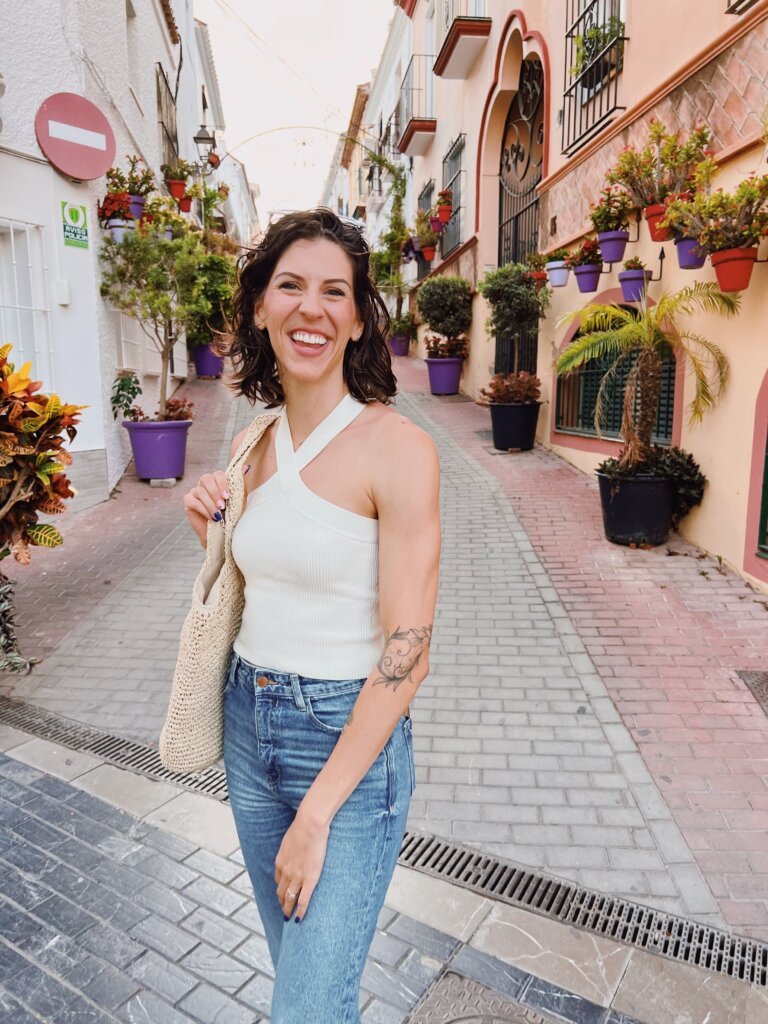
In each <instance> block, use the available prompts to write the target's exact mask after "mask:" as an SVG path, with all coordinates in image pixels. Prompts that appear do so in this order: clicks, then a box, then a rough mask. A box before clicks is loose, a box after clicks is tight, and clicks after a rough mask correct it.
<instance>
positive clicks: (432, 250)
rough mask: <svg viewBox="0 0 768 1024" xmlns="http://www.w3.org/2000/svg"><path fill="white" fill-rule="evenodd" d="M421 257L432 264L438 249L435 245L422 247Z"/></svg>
mask: <svg viewBox="0 0 768 1024" xmlns="http://www.w3.org/2000/svg"><path fill="white" fill-rule="evenodd" d="M421 255H422V258H423V259H425V260H426V261H427V263H431V262H432V260H433V259H434V258H435V256H436V255H437V247H436V246H434V245H422V247H421Z"/></svg>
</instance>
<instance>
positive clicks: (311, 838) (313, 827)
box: [275, 808, 330, 921]
mask: <svg viewBox="0 0 768 1024" xmlns="http://www.w3.org/2000/svg"><path fill="white" fill-rule="evenodd" d="M329 831H330V824H319V823H315V822H312V821H310V820H309V817H308V816H306V815H303V814H302V811H301V808H299V811H298V813H297V814H296V817H295V818H294V821H293V824H292V825H291V827H290V828H289V829H288V831H287V832H286V833H285V835H284V836H283V841H282V843H281V844H280V849H279V850H278V853H277V857H276V858H275V882H276V883H277V898H278V900H279V901H280V905H281V906H282V908H283V915H284V916H285V918H286V920H288V918H289V917H290V916H291V914H293V913H295V917H296V920H298V921H301V920H302V918H303V917H304V915H305V914H306V912H307V906H308V905H309V901H310V899H311V898H312V893H313V892H314V891H315V886H316V885H317V883H318V881H319V879H320V873H321V872H322V870H323V864H324V863H325V851H326V848H327V846H328V833H329ZM289 892H290V893H291V895H290V896H289V895H288V893H289Z"/></svg>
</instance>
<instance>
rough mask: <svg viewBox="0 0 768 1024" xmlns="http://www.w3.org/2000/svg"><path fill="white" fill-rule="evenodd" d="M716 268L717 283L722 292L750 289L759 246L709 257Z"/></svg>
mask: <svg viewBox="0 0 768 1024" xmlns="http://www.w3.org/2000/svg"><path fill="white" fill-rule="evenodd" d="M709 258H710V259H711V260H712V266H713V267H714V268H715V275H716V277H717V283H718V285H719V286H720V291H722V292H743V291H744V289H745V288H749V281H750V278H751V277H752V268H753V267H754V265H755V260H756V259H757V246H749V247H748V248H746V249H723V250H722V251H721V252H713V253H711V254H710V257H709Z"/></svg>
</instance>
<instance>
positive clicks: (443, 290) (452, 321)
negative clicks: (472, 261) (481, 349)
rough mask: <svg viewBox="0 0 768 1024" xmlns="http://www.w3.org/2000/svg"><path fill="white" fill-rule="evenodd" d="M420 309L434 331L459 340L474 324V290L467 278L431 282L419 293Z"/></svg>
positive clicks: (430, 280) (417, 304) (450, 278)
mask: <svg viewBox="0 0 768 1024" xmlns="http://www.w3.org/2000/svg"><path fill="white" fill-rule="evenodd" d="M416 308H417V309H418V311H419V313H420V315H421V316H422V317H423V318H424V320H425V321H426V322H427V325H428V327H429V328H430V330H433V331H435V332H436V333H437V334H442V335H444V337H446V338H458V337H460V336H461V335H462V334H465V333H466V332H467V331H468V330H469V326H470V324H471V323H472V289H471V287H470V285H469V282H468V281H465V280H464V278H463V277H450V276H448V275H447V274H444V275H441V276H439V277H433V278H430V279H429V280H427V281H425V282H424V284H423V285H422V286H421V288H420V289H419V294H418V296H417V299H416Z"/></svg>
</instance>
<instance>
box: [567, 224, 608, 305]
mask: <svg viewBox="0 0 768 1024" xmlns="http://www.w3.org/2000/svg"><path fill="white" fill-rule="evenodd" d="M565 262H566V265H567V267H568V269H569V270H572V271H573V272H574V274H575V275H576V284H577V285H578V286H579V291H580V292H583V293H585V294H586V293H588V292H596V291H597V286H598V285H599V284H600V274H601V273H602V271H603V256H602V253H601V252H600V246H599V245H598V244H597V242H596V241H595V239H594V238H588V239H587V240H586V242H582V244H581V245H580V246H579V248H578V249H576V250H575V251H574V252H569V253H568V256H567V257H566V260H565Z"/></svg>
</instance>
